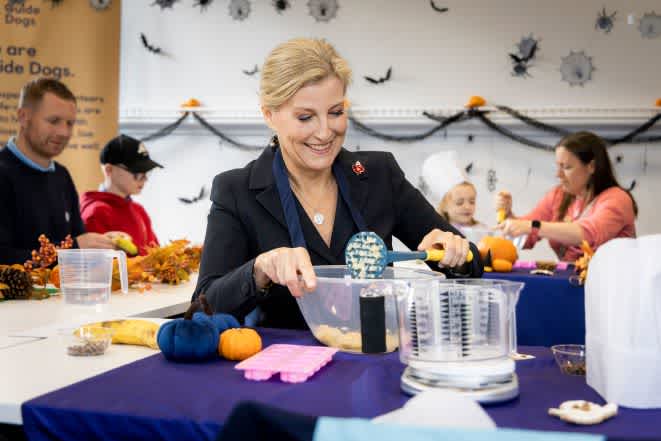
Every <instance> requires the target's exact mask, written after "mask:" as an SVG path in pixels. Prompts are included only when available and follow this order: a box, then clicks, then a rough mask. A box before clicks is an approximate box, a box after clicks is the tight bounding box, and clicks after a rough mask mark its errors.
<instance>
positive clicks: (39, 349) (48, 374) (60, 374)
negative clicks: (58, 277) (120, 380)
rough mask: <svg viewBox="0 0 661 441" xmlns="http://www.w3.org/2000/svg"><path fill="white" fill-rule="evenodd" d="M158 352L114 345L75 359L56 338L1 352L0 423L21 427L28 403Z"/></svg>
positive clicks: (43, 339)
mask: <svg viewBox="0 0 661 441" xmlns="http://www.w3.org/2000/svg"><path fill="white" fill-rule="evenodd" d="M148 320H151V321H155V322H157V323H161V322H163V321H164V320H159V319H148ZM16 338H17V337H16ZM157 352H158V350H155V349H151V348H148V347H144V346H129V345H115V344H113V345H110V347H109V348H108V350H107V351H106V353H105V354H103V355H99V356H93V357H73V356H70V355H68V354H67V352H66V349H65V344H64V342H62V341H60V338H58V337H57V336H51V337H47V338H40V339H34V340H33V341H32V342H29V343H24V344H20V345H16V346H13V347H9V348H5V349H1V350H0V365H1V366H2V372H3V373H2V375H0V423H8V424H22V422H23V420H22V418H21V405H22V404H23V403H24V402H25V401H28V400H30V399H32V398H35V397H38V396H40V395H43V394H46V393H48V392H52V391H54V390H56V389H59V388H62V387H65V386H68V385H70V384H73V383H77V382H79V381H82V380H85V379H87V378H90V377H93V376H95V375H98V374H102V373H104V372H106V371H109V370H111V369H114V368H117V367H120V366H123V365H125V364H128V363H131V362H134V361H137V360H140V359H142V358H146V357H149V356H150V355H154V354H156V353H157Z"/></svg>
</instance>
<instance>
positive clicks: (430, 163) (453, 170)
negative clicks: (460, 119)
mask: <svg viewBox="0 0 661 441" xmlns="http://www.w3.org/2000/svg"><path fill="white" fill-rule="evenodd" d="M422 180H423V181H424V183H425V185H426V187H427V188H428V189H429V197H430V198H431V200H432V201H433V203H435V204H436V203H439V202H440V201H441V199H443V197H444V196H445V194H446V193H447V192H448V191H450V190H452V188H454V187H455V186H456V185H459V184H461V183H462V182H465V181H468V176H466V172H465V171H464V169H463V168H461V167H460V166H459V162H458V161H457V152H456V151H454V150H442V151H440V152H436V153H434V154H432V155H430V156H429V157H427V159H425V162H423V163H422Z"/></svg>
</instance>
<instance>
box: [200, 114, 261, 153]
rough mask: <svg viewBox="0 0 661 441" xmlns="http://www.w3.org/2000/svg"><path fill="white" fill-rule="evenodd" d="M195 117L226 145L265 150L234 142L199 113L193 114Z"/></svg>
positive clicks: (243, 148)
mask: <svg viewBox="0 0 661 441" xmlns="http://www.w3.org/2000/svg"><path fill="white" fill-rule="evenodd" d="M193 117H195V119H196V120H197V121H198V122H199V123H200V124H202V126H203V127H205V128H206V129H207V130H209V131H210V132H211V133H213V134H214V135H216V136H217V137H219V138H220V139H222V140H223V141H225V142H226V143H228V144H232V145H233V146H234V147H237V148H239V149H241V150H262V149H263V148H264V145H250V144H244V143H242V142H238V141H235V140H233V139H232V138H230V137H229V136H227V135H225V134H224V133H223V132H221V131H220V130H218V129H217V128H215V127H214V126H212V125H211V124H210V123H209V122H208V121H207V120H206V119H204V118H202V117H201V116H200V115H198V114H197V112H193Z"/></svg>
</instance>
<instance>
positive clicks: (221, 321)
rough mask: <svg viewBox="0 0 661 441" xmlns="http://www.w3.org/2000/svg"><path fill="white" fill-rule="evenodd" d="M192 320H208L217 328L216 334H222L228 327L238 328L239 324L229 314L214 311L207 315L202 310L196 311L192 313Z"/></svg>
mask: <svg viewBox="0 0 661 441" xmlns="http://www.w3.org/2000/svg"><path fill="white" fill-rule="evenodd" d="M193 320H200V321H206V320H210V321H211V323H213V325H214V326H215V327H216V329H218V335H220V334H222V333H223V331H226V330H228V329H230V328H240V327H241V325H240V324H239V321H238V320H237V319H236V317H234V316H233V315H230V314H222V313H216V314H213V315H207V314H206V313H204V312H196V313H195V314H193Z"/></svg>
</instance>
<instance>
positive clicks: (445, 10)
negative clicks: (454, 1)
mask: <svg viewBox="0 0 661 441" xmlns="http://www.w3.org/2000/svg"><path fill="white" fill-rule="evenodd" d="M429 5H430V6H431V8H432V9H433V10H434V11H436V12H440V13H443V12H448V11H449V10H450V8H439V7H438V6H436V5H435V4H434V0H429Z"/></svg>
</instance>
